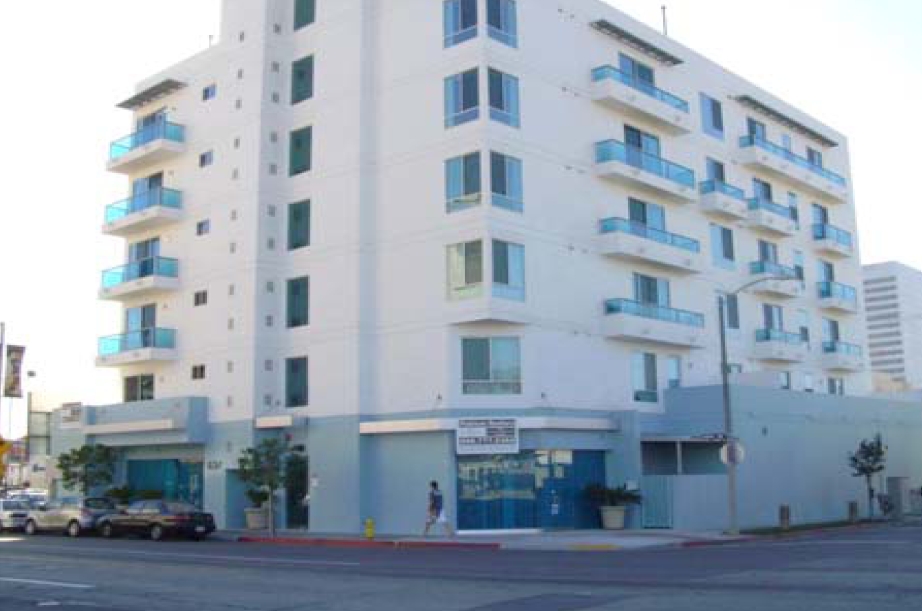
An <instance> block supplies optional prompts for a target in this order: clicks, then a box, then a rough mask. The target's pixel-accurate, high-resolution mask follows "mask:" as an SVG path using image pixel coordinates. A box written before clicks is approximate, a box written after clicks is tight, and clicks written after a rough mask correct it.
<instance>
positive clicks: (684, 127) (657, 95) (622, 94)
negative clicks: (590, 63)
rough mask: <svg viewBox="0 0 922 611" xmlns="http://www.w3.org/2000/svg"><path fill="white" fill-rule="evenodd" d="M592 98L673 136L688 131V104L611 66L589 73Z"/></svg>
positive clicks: (689, 119) (689, 122)
mask: <svg viewBox="0 0 922 611" xmlns="http://www.w3.org/2000/svg"><path fill="white" fill-rule="evenodd" d="M592 99H593V100H595V101H596V102H601V103H602V104H605V105H606V106H609V107H612V108H614V109H616V110H620V111H622V112H625V113H627V114H629V115H633V116H640V117H641V118H644V119H647V120H649V121H652V122H654V123H656V124H657V126H659V127H661V128H665V129H666V130H668V131H670V132H672V133H674V134H687V133H689V132H691V131H692V121H691V114H690V113H689V111H688V102H686V101H685V100H683V99H682V98H679V97H677V96H675V95H673V94H671V93H669V92H667V91H663V90H662V89H659V88H657V87H655V86H653V85H651V84H650V83H647V82H644V81H641V80H638V79H636V78H634V77H633V76H631V75H630V74H626V73H624V72H622V71H620V70H618V69H617V68H615V67H613V66H599V67H598V68H596V69H595V70H593V71H592Z"/></svg>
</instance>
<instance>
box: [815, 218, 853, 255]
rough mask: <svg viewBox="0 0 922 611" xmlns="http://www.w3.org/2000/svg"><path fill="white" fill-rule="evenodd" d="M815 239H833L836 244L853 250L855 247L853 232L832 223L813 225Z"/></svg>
mask: <svg viewBox="0 0 922 611" xmlns="http://www.w3.org/2000/svg"><path fill="white" fill-rule="evenodd" d="M813 239H814V240H832V241H833V242H835V243H836V244H839V245H841V246H844V247H846V248H848V249H849V250H851V249H852V248H854V242H853V240H852V234H851V233H849V232H848V231H845V230H844V229H839V228H838V227H834V226H832V225H825V224H822V223H818V224H816V225H814V226H813Z"/></svg>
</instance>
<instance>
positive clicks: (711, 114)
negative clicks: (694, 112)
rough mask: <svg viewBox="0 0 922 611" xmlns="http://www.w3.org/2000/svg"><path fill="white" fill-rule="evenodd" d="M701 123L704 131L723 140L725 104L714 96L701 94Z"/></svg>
mask: <svg viewBox="0 0 922 611" xmlns="http://www.w3.org/2000/svg"><path fill="white" fill-rule="evenodd" d="M701 125H702V128H703V129H704V133H705V134H708V135H709V136H714V137H715V138H719V139H721V140H723V137H724V114H723V106H722V105H721V103H720V102H718V101H717V100H715V99H714V98H711V97H708V96H706V95H704V94H703V93H702V94H701Z"/></svg>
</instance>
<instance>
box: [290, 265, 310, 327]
mask: <svg viewBox="0 0 922 611" xmlns="http://www.w3.org/2000/svg"><path fill="white" fill-rule="evenodd" d="M309 302H310V281H309V278H308V277H307V276H305V277H303V278H294V279H292V280H289V281H288V291H287V300H286V312H287V315H286V321H287V325H288V328H289V329H291V328H294V327H303V326H305V325H307V324H308V310H309Z"/></svg>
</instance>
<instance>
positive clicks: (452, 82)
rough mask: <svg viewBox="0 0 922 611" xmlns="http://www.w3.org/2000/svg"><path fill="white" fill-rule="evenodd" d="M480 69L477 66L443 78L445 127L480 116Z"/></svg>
mask: <svg viewBox="0 0 922 611" xmlns="http://www.w3.org/2000/svg"><path fill="white" fill-rule="evenodd" d="M479 75H480V71H479V70H478V69H477V68H474V69H472V70H468V71H467V72H462V73H461V74H456V75H454V76H449V77H448V78H446V79H445V127H446V128H448V127H456V126H458V125H461V124H463V123H467V122H469V121H476V120H477V119H478V118H479V117H480V85H479V83H478V79H479V78H480V76H479Z"/></svg>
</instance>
